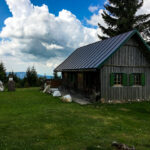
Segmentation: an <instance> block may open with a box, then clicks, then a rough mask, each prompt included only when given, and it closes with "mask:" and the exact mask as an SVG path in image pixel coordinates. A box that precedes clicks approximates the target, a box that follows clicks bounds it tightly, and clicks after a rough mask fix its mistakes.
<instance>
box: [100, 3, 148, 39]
mask: <svg viewBox="0 0 150 150" xmlns="http://www.w3.org/2000/svg"><path fill="white" fill-rule="evenodd" d="M142 6H143V0H109V2H108V4H105V5H104V7H105V9H106V10H105V11H104V12H103V14H102V17H103V19H104V21H105V23H106V24H107V27H104V26H102V25H101V24H100V23H99V24H98V25H99V28H100V29H101V30H102V32H103V33H104V34H105V35H106V36H100V35H98V36H99V38H100V39H106V38H108V37H113V36H116V35H118V34H121V33H124V32H128V31H131V30H133V29H137V30H138V31H139V32H141V33H143V34H145V35H146V36H147V37H149V38H150V14H143V15H136V13H137V11H138V10H139V9H140V8H141V7H142ZM146 40H148V39H146Z"/></svg>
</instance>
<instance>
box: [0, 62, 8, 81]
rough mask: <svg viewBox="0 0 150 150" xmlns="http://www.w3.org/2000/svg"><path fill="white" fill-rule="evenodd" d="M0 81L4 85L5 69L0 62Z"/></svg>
mask: <svg viewBox="0 0 150 150" xmlns="http://www.w3.org/2000/svg"><path fill="white" fill-rule="evenodd" d="M0 80H1V81H2V82H4V83H5V82H6V80H7V75H6V69H5V67H4V64H3V63H2V62H1V63H0Z"/></svg>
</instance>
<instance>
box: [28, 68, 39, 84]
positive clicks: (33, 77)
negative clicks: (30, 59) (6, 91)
mask: <svg viewBox="0 0 150 150" xmlns="http://www.w3.org/2000/svg"><path fill="white" fill-rule="evenodd" d="M26 80H27V82H28V84H29V86H36V85H37V80H38V76H37V72H36V70H35V68H34V66H33V67H32V68H30V67H28V68H27V71H26Z"/></svg>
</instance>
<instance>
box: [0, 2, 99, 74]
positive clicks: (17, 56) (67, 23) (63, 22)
mask: <svg viewBox="0 0 150 150" xmlns="http://www.w3.org/2000/svg"><path fill="white" fill-rule="evenodd" d="M6 3H7V5H8V7H9V10H10V12H11V13H12V17H9V18H7V19H6V20H5V22H4V24H5V27H3V29H2V31H1V32H0V38H2V41H1V42H0V56H1V58H2V60H3V61H4V63H7V68H8V70H9V71H10V70H11V69H13V68H15V71H17V69H18V70H19V71H20V69H21V68H23V67H27V66H28V65H29V64H32V65H35V67H36V68H37V70H38V72H40V73H49V72H50V70H51V72H52V70H53V69H54V67H56V66H57V65H58V64H59V63H60V62H61V61H63V60H64V58H66V57H67V56H68V55H69V54H70V53H71V52H72V51H73V50H74V49H76V48H77V47H79V46H82V45H85V44H89V43H92V42H94V41H96V40H98V38H97V29H93V28H88V27H85V26H83V25H82V23H81V22H80V20H78V19H77V18H76V16H75V15H74V14H72V13H71V12H70V11H67V10H62V11H60V12H59V14H58V16H55V15H54V14H52V13H50V12H49V9H48V7H47V6H46V5H42V6H34V5H33V4H32V3H31V1H30V0H6ZM8 61H12V62H14V63H8ZM12 64H13V65H12ZM19 66H20V67H19Z"/></svg>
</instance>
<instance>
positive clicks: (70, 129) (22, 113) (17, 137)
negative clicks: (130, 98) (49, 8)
mask: <svg viewBox="0 0 150 150" xmlns="http://www.w3.org/2000/svg"><path fill="white" fill-rule="evenodd" d="M113 141H118V142H121V143H125V144H127V145H129V146H132V145H134V146H135V148H136V149H137V150H149V149H150V103H149V102H142V103H133V104H98V105H95V104H93V105H87V106H80V105H78V104H76V103H69V104H68V103H63V102H61V101H60V99H59V98H53V97H52V96H50V95H47V94H43V93H42V92H40V91H39V89H38V88H29V89H17V91H16V92H12V93H11V92H4V93H0V150H96V149H99V150H112V148H111V143H112V142H113Z"/></svg>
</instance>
